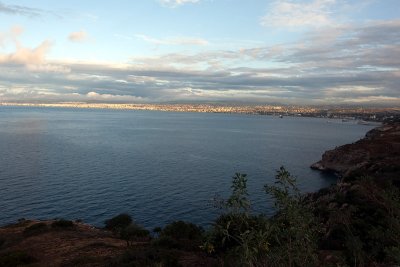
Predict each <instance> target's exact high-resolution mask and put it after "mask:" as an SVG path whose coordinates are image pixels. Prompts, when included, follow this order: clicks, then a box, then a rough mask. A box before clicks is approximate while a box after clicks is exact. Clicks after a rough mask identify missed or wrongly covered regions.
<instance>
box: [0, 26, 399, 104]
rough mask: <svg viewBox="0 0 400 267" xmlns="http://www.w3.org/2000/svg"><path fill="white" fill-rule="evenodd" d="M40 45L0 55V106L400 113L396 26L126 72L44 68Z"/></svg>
mask: <svg viewBox="0 0 400 267" xmlns="http://www.w3.org/2000/svg"><path fill="white" fill-rule="evenodd" d="M11 32H12V31H10V32H9V33H7V34H6V35H8V36H9V37H7V40H8V41H9V40H11V39H12V37H11V36H14V37H13V38H16V39H18V35H19V34H20V30H15V33H14V34H12V33H11ZM383 36H384V37H385V38H382V37H383ZM7 40H6V41H7ZM8 41H7V42H8ZM44 43H45V42H44ZM44 43H42V44H41V45H39V46H37V47H34V48H26V47H24V46H23V45H21V44H19V47H18V46H15V51H13V52H8V53H5V54H4V53H3V54H1V53H0V55H1V56H3V58H4V55H5V58H6V60H3V62H4V63H2V64H0V94H1V95H2V96H1V98H2V99H6V100H7V101H11V100H18V101H21V100H23V99H25V100H26V101H29V100H32V101H39V100H41V101H103V102H136V101H142V102H162V101H188V100H196V101H223V100H229V101H252V102H261V103H265V102H282V103H293V104H330V103H334V104H341V103H346V104H347V103H354V104H358V103H361V104H374V103H375V104H386V105H397V106H399V105H400V97H399V95H400V89H399V87H398V84H400V48H399V47H400V20H392V21H373V22H368V23H364V24H360V25H341V26H337V27H331V28H329V29H324V30H321V29H314V30H313V31H312V32H309V33H308V34H306V35H304V38H303V39H301V40H300V41H299V42H296V43H289V44H280V45H275V46H257V47H253V48H249V49H237V50H204V51H202V52H199V53H171V54H163V55H159V56H153V57H140V58H139V57H135V58H132V60H131V61H130V62H128V63H126V64H113V63H98V62H97V63H96V62H87V63H79V62H71V61H69V62H62V61H59V62H54V61H50V60H47V59H46V53H47V50H46V49H45V48H46V46H45V45H44ZM21 47H22V48H24V49H27V51H29V53H26V55H30V54H34V55H37V56H36V57H33V56H32V57H30V56H24V57H22V56H21V57H13V56H11V55H14V54H23V53H21V52H20V49H21ZM47 49H48V48H47ZM16 58H24V60H22V59H19V60H16ZM30 63H31V64H30Z"/></svg>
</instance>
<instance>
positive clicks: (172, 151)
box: [0, 106, 372, 229]
mask: <svg viewBox="0 0 400 267" xmlns="http://www.w3.org/2000/svg"><path fill="white" fill-rule="evenodd" d="M371 128H372V126H368V125H359V124H357V123H356V122H354V121H350V122H342V121H341V120H332V119H325V118H309V117H289V116H288V117H286V116H285V117H283V118H279V117H278V116H264V115H246V114H222V113H190V112H161V111H135V110H110V109H74V108H48V107H47V108H44V107H10V106H8V107H5V106H2V107H0V190H1V193H0V206H1V208H0V225H6V224H9V223H13V222H16V221H17V220H18V219H21V218H25V219H53V218H64V219H68V220H78V219H80V220H82V221H83V222H86V223H90V224H93V225H95V226H98V227H101V226H103V225H104V221H105V220H106V219H109V218H111V217H113V216H115V215H118V214H120V213H128V214H130V215H131V216H132V217H133V219H134V220H135V222H137V223H138V224H141V225H143V226H144V227H146V228H148V229H152V228H153V227H156V226H161V227H162V226H164V225H166V224H168V223H170V222H173V221H176V220H183V221H189V222H192V223H196V224H198V225H201V226H203V227H208V226H209V225H211V224H212V221H213V220H214V219H215V218H216V217H217V216H218V215H219V214H220V213H221V212H222V211H221V210H220V209H218V208H217V207H215V201H214V200H215V199H216V198H217V199H221V198H222V199H223V198H227V197H229V195H230V192H231V182H232V176H233V175H234V174H235V173H236V172H239V173H244V174H247V178H248V181H247V187H248V192H249V198H250V200H251V203H252V209H253V212H254V213H263V214H266V215H268V216H271V215H273V213H274V206H273V199H272V198H271V197H270V196H269V195H267V194H266V193H265V191H264V185H266V184H273V183H274V181H275V175H276V171H277V170H278V169H279V168H280V167H281V166H284V167H285V168H286V169H287V170H288V171H289V172H290V173H291V174H292V175H293V176H295V177H296V178H297V185H298V187H299V188H300V189H301V191H302V192H304V193H307V192H314V191H317V190H319V189H320V188H323V187H326V186H329V185H330V184H332V183H334V182H335V181H336V177H334V176H333V175H329V174H323V173H321V172H318V171H314V170H311V169H310V168H309V166H310V165H311V164H312V163H314V162H316V161H318V160H319V159H320V158H321V156H322V154H323V153H324V151H326V150H329V149H333V148H335V147H337V146H340V145H344V144H347V143H352V142H355V141H357V140H358V139H360V138H362V137H363V136H364V135H365V133H366V132H367V131H368V130H370V129H371Z"/></svg>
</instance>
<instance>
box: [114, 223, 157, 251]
mask: <svg viewBox="0 0 400 267" xmlns="http://www.w3.org/2000/svg"><path fill="white" fill-rule="evenodd" d="M120 237H121V239H123V240H125V241H126V243H127V245H128V246H130V245H132V242H133V241H142V240H147V239H149V238H150V232H149V231H148V230H146V229H144V228H143V227H141V226H140V225H137V224H135V223H131V224H130V225H128V226H127V227H125V228H123V229H121V231H120Z"/></svg>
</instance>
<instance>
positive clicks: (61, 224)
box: [51, 219, 74, 229]
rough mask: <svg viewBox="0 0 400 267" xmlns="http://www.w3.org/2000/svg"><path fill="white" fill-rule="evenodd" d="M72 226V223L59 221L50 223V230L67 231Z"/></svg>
mask: <svg viewBox="0 0 400 267" xmlns="http://www.w3.org/2000/svg"><path fill="white" fill-rule="evenodd" d="M73 226H74V223H73V222H72V221H69V220H64V219H60V220H57V221H54V222H52V223H51V227H52V228H61V229H69V228H72V227H73Z"/></svg>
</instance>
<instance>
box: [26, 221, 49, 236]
mask: <svg viewBox="0 0 400 267" xmlns="http://www.w3.org/2000/svg"><path fill="white" fill-rule="evenodd" d="M47 230H48V227H47V225H46V224H45V223H42V222H40V223H35V224H32V225H30V226H28V227H26V228H25V229H24V235H25V236H32V235H38V234H42V233H45V232H46V231H47Z"/></svg>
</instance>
